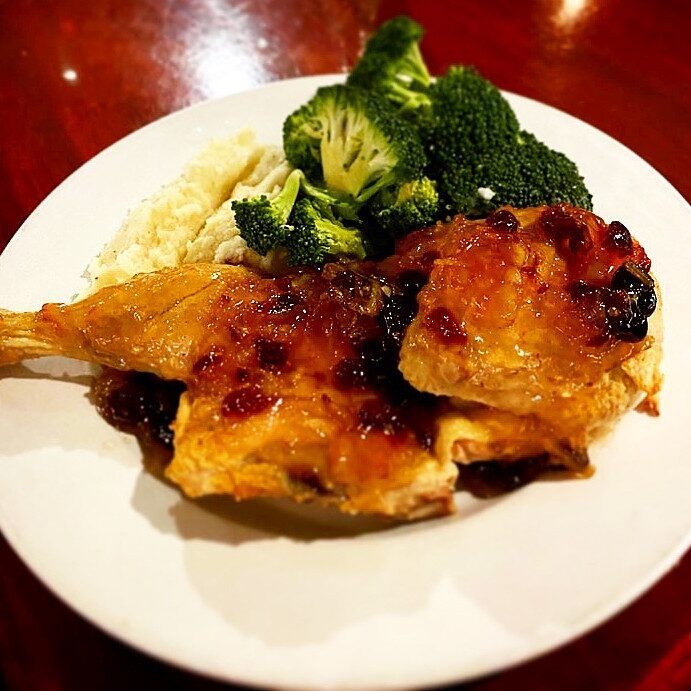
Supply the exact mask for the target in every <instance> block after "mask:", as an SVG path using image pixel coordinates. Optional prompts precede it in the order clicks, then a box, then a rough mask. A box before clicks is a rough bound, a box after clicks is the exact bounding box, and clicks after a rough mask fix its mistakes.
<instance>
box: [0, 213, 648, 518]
mask: <svg viewBox="0 0 691 691" xmlns="http://www.w3.org/2000/svg"><path fill="white" fill-rule="evenodd" d="M649 269H650V262H649V260H648V258H647V256H646V255H645V252H644V251H643V249H642V248H641V247H640V246H639V245H638V244H637V243H636V241H635V240H633V239H632V238H631V236H630V234H629V233H628V231H627V230H626V228H625V227H624V226H623V225H621V224H617V223H616V222H615V223H612V224H610V225H606V224H605V223H604V222H603V221H602V220H601V219H599V218H597V217H596V216H594V215H593V214H591V213H588V212H585V211H581V210H578V209H574V208H571V207H566V206H558V207H550V208H539V209H527V210H522V211H518V210H513V209H502V210H500V211H498V212H495V213H494V214H492V216H490V217H489V218H488V219H485V220H479V221H468V220H466V219H463V218H462V217H458V218H456V219H453V220H452V221H451V222H450V223H448V224H438V225H437V226H434V227H432V228H429V229H424V230H421V231H417V232H415V233H412V234H410V235H409V236H407V237H406V238H405V239H404V240H402V241H401V242H400V243H399V245H398V247H397V249H396V253H395V254H394V255H392V256H391V257H389V258H387V259H385V260H383V261H382V262H350V263H341V264H338V263H335V264H329V265H327V266H326V267H324V269H323V270H321V271H316V270H309V271H307V270H304V271H295V272H293V273H290V274H288V275H285V276H282V277H279V278H271V277H263V276H259V275H257V274H255V273H253V272H251V271H250V270H248V269H245V268H242V267H231V266H218V265H210V264H198V265H186V266H183V267H179V268H176V269H170V270H164V271H161V272H156V273H151V274H142V275H139V276H137V277H135V278H134V279H132V280H131V281H129V282H128V283H125V284H122V285H120V286H113V287H110V288H105V289H103V290H101V291H99V292H98V293H96V294H95V295H93V296H91V297H89V298H87V299H85V300H83V301H81V302H78V303H75V304H73V305H52V304H51V305H45V306H44V307H43V309H42V310H40V311H39V312H37V313H20V314H17V313H10V312H0V365H2V364H7V363H10V362H15V361H18V360H21V359H24V358H30V357H40V356H43V355H52V354H61V355H65V356H68V357H74V358H79V359H84V360H90V361H95V362H99V363H101V364H104V365H107V366H110V367H114V368H117V369H120V370H138V371H143V372H151V373H154V374H156V375H158V376H159V377H162V378H164V379H168V380H178V381H181V382H183V383H184V384H185V387H186V388H185V391H184V393H183V394H182V396H181V399H180V405H179V409H178V411H177V417H176V419H175V422H174V423H173V425H172V427H173V430H174V447H175V448H174V456H173V459H172V462H171V463H170V465H169V466H168V467H167V469H166V474H167V476H168V477H169V478H170V479H171V480H173V481H174V482H176V483H178V484H179V485H180V486H181V487H182V488H183V490H184V491H185V492H186V493H187V494H189V495H191V496H200V495H203V494H210V493H227V494H232V495H233V496H235V497H236V498H239V499H244V498H249V497H255V496H274V497H278V496H289V497H292V498H294V499H296V500H298V501H318V502H321V503H325V504H330V505H336V506H338V507H339V508H340V509H341V510H344V511H347V512H367V513H380V514H385V515H391V516H397V517H403V518H417V517H424V516H431V515H437V514H444V513H448V512H450V511H452V510H453V501H452V493H453V489H454V485H455V481H456V477H457V469H456V465H455V463H454V461H455V462H460V463H471V462H475V461H489V460H492V461H494V460H501V461H512V462H513V461H516V460H518V459H530V458H545V459H547V461H548V462H549V463H551V464H554V465H559V466H565V467H568V468H572V469H574V468H575V469H578V468H582V467H583V466H584V465H587V446H588V444H589V443H590V441H592V439H593V438H595V437H596V436H597V435H599V434H601V433H602V432H603V431H604V430H605V429H607V428H608V427H609V426H610V425H611V424H612V423H613V422H614V421H615V420H616V419H618V418H619V417H620V416H621V415H622V414H623V413H624V412H625V411H626V410H628V409H629V408H630V407H631V406H632V405H634V404H639V403H640V404H641V405H642V406H643V407H644V408H645V409H646V410H647V412H652V413H654V412H655V411H656V408H657V404H656V396H657V392H658V390H659V385H660V375H659V358H660V352H661V349H660V345H661V340H660V335H659V320H658V319H657V313H656V315H655V317H654V318H653V319H651V320H650V327H649V325H648V318H649V317H650V316H651V315H652V314H653V312H655V307H656V302H657V293H656V290H655V285H654V282H653V280H652V278H650V275H649V273H648V271H649ZM658 312H659V310H658ZM641 399H643V401H642V403H641Z"/></svg>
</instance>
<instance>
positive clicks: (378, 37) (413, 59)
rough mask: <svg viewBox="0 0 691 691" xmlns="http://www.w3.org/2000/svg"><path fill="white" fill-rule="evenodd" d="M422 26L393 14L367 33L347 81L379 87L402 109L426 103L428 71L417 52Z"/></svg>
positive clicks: (370, 87) (363, 87)
mask: <svg viewBox="0 0 691 691" xmlns="http://www.w3.org/2000/svg"><path fill="white" fill-rule="evenodd" d="M422 34H423V29H422V27H421V26H420V25H419V24H417V23H416V22H414V21H413V20H412V19H410V18H408V17H395V18H394V19H391V20H390V21H388V22H386V23H385V24H382V26H381V27H380V28H379V29H378V30H377V32H376V33H375V34H374V35H373V36H371V37H370V39H369V41H368V42H367V45H366V46H365V51H364V53H363V54H362V56H361V57H360V60H359V61H358V63H357V64H356V65H355V67H354V68H353V71H352V72H351V73H350V76H349V77H348V81H347V82H346V83H347V84H349V85H351V86H357V87H359V88H362V89H368V90H373V91H379V92H381V94H382V95H383V96H385V97H386V98H388V99H389V100H390V101H391V102H392V103H394V104H395V106H396V107H397V108H399V109H401V110H403V111H415V110H417V109H418V108H421V107H427V106H429V103H430V99H429V96H428V94H427V87H428V86H429V84H430V81H431V79H430V75H429V72H428V71H427V66H426V65H425V62H424V60H423V59H422V55H421V54H420V45H419V44H420V40H421V39H422Z"/></svg>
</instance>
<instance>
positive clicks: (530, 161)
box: [427, 66, 592, 216]
mask: <svg viewBox="0 0 691 691" xmlns="http://www.w3.org/2000/svg"><path fill="white" fill-rule="evenodd" d="M430 96H431V99H432V107H431V114H430V118H429V123H430V127H429V136H428V140H427V146H428V149H429V159H430V163H429V166H428V169H427V174H428V175H429V176H430V177H432V178H434V179H435V180H436V181H437V183H438V190H439V196H440V198H441V208H442V209H443V210H444V211H445V212H446V213H447V214H455V213H463V214H466V215H470V216H482V215H484V214H487V213H490V212H491V211H492V210H493V209H496V208H497V207H499V206H502V205H505V204H507V205H511V206H516V207H518V208H521V207H527V206H538V205H540V204H554V203H557V202H569V203H571V204H574V205H576V206H581V207H583V208H586V209H590V208H592V198H591V196H590V193H589V192H588V190H587V189H586V187H585V183H584V181H583V178H582V177H581V175H580V174H579V172H578V169H577V168H576V165H575V164H574V163H573V162H572V161H570V160H569V159H568V158H567V157H566V156H564V154H561V153H558V152H556V151H553V150H552V149H550V148H549V147H548V146H546V145H545V144H543V143H542V142H540V141H538V140H537V139H536V138H535V136H534V135H532V134H530V133H528V132H522V131H520V128H519V124H518V120H517V119H516V116H515V114H514V112H513V110H512V109H511V106H510V105H509V103H508V102H507V101H506V99H505V98H504V97H503V96H502V95H501V93H500V92H499V90H498V89H497V88H496V87H495V86H494V85H493V84H491V83H490V82H488V81H487V80H486V79H483V78H482V77H481V76H480V75H479V74H478V73H477V72H476V71H475V70H474V69H473V68H470V67H461V66H455V67H451V68H450V69H449V71H448V72H447V74H446V75H445V76H443V77H441V78H440V79H439V80H437V82H436V83H435V84H433V85H432V86H431V87H430Z"/></svg>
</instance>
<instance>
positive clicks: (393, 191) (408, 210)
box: [370, 177, 439, 237]
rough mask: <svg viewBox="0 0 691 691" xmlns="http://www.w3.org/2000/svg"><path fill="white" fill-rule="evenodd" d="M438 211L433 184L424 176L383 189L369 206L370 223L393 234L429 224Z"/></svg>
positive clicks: (437, 199)
mask: <svg viewBox="0 0 691 691" xmlns="http://www.w3.org/2000/svg"><path fill="white" fill-rule="evenodd" d="M438 211H439V194H438V193H437V188H436V183H435V182H434V181H433V180H430V179H429V178H428V177H421V178H418V179H416V180H411V181H408V182H404V183H403V184H401V185H398V186H396V187H391V188H387V189H386V190H384V191H383V192H381V193H380V194H379V195H377V196H376V197H375V198H374V200H373V201H372V203H371V205H370V213H371V215H372V220H373V223H374V224H376V225H377V226H378V227H379V228H381V229H382V230H385V231H387V232H388V233H390V234H391V235H393V236H394V237H401V236H402V235H405V234H406V233H408V232H410V231H411V230H414V229H415V228H423V227H424V226H427V225H430V224H431V223H433V222H434V221H435V219H436V218H437V213H438Z"/></svg>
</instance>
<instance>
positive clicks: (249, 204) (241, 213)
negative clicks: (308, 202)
mask: <svg viewBox="0 0 691 691" xmlns="http://www.w3.org/2000/svg"><path fill="white" fill-rule="evenodd" d="M302 178H303V174H302V171H300V170H294V171H293V172H292V173H291V174H290V175H289V176H288V178H287V180H286V182H285V185H284V186H283V189H282V190H281V191H280V192H279V193H278V195H277V196H275V197H274V198H273V199H269V198H268V197H267V196H266V195H264V194H262V195H259V196H257V197H250V198H249V199H236V200H235V201H233V202H232V204H231V206H232V208H233V212H234V213H235V224H236V225H237V228H238V230H239V231H240V236H241V237H242V238H243V239H244V240H245V242H246V243H247V246H248V247H250V248H252V249H253V250H255V252H259V254H266V253H267V252H268V251H269V250H271V249H273V248H274V247H277V246H279V245H284V244H285V238H286V235H287V234H288V233H289V232H290V230H291V228H290V226H289V225H288V218H289V217H290V213H291V211H292V210H293V206H294V204H295V200H296V199H297V196H298V192H299V191H300V183H301V180H302Z"/></svg>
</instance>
